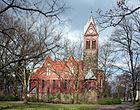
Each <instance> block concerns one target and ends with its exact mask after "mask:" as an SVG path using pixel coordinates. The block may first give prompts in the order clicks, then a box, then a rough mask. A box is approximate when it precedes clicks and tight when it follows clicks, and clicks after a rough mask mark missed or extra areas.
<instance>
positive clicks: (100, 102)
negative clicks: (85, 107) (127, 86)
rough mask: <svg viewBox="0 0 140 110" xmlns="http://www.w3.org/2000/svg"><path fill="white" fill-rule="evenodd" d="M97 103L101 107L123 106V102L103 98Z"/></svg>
mask: <svg viewBox="0 0 140 110" xmlns="http://www.w3.org/2000/svg"><path fill="white" fill-rule="evenodd" d="M97 103H98V104H101V105H113V104H121V100H120V99H113V98H103V99H99V100H98V101H97Z"/></svg>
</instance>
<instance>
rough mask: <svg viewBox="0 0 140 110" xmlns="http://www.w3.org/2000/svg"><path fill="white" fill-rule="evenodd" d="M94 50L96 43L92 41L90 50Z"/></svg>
mask: <svg viewBox="0 0 140 110" xmlns="http://www.w3.org/2000/svg"><path fill="white" fill-rule="evenodd" d="M95 48H96V41H95V40H93V41H92V49H95Z"/></svg>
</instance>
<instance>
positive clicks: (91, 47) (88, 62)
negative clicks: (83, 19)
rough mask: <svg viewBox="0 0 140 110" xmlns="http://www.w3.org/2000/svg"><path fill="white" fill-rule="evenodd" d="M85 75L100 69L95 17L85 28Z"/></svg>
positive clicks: (90, 19)
mask: <svg viewBox="0 0 140 110" xmlns="http://www.w3.org/2000/svg"><path fill="white" fill-rule="evenodd" d="M83 58H84V59H83V60H84V75H86V74H87V73H88V71H89V70H92V71H93V72H95V71H96V70H97V69H98V33H97V29H96V24H95V22H94V20H93V17H92V16H90V18H89V20H88V22H87V24H86V25H85V27H84V57H83Z"/></svg>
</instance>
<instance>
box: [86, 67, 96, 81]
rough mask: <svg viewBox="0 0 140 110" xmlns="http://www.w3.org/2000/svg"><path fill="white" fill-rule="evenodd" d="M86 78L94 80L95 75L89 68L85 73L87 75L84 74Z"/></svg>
mask: <svg viewBox="0 0 140 110" xmlns="http://www.w3.org/2000/svg"><path fill="white" fill-rule="evenodd" d="M85 79H86V80H96V77H95V75H94V74H93V72H92V70H91V69H90V70H89V71H88V73H87V75H86V76H85Z"/></svg>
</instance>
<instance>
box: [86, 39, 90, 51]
mask: <svg viewBox="0 0 140 110" xmlns="http://www.w3.org/2000/svg"><path fill="white" fill-rule="evenodd" d="M86 49H90V41H89V40H87V41H86Z"/></svg>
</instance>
